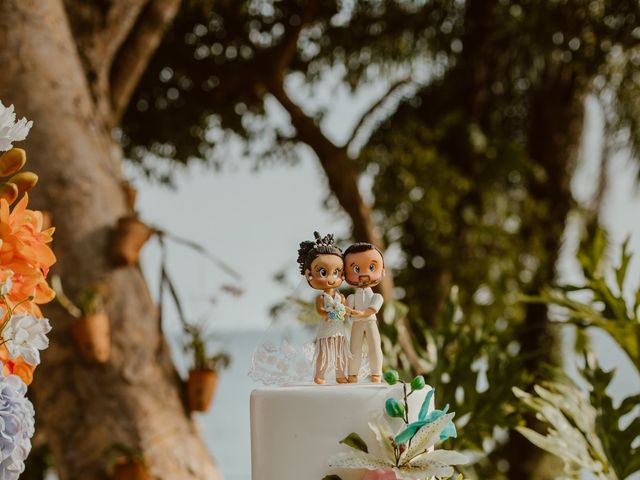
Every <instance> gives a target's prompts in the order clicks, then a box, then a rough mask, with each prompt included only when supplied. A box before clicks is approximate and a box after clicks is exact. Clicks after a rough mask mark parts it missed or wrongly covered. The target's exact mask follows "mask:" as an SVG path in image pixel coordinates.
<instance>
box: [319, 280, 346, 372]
mask: <svg viewBox="0 0 640 480" xmlns="http://www.w3.org/2000/svg"><path fill="white" fill-rule="evenodd" d="M322 302H323V307H324V310H325V311H326V312H327V318H326V319H323V320H322V323H321V324H320V327H319V328H318V333H317V334H316V340H315V367H316V372H315V378H316V379H319V380H324V376H325V372H326V371H327V368H329V367H330V366H331V365H333V366H334V368H335V372H336V381H337V382H338V383H344V382H346V372H347V361H348V358H349V340H348V338H347V327H346V325H345V313H346V309H345V306H344V305H343V304H342V295H341V294H340V293H339V292H335V293H334V295H333V297H331V296H330V295H328V294H327V293H323V294H322Z"/></svg>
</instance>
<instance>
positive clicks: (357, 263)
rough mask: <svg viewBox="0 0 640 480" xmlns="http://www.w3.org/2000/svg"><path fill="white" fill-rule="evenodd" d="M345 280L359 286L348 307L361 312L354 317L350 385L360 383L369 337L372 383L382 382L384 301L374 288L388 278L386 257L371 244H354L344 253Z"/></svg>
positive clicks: (349, 299)
mask: <svg viewBox="0 0 640 480" xmlns="http://www.w3.org/2000/svg"><path fill="white" fill-rule="evenodd" d="M343 257H344V271H345V279H346V280H347V283H348V284H349V285H352V286H354V287H356V290H355V292H354V293H352V294H351V295H349V296H348V297H347V306H349V307H351V308H352V309H354V310H356V311H358V312H360V315H352V316H351V318H352V319H353V325H352V327H351V343H350V350H351V357H352V358H351V360H350V361H349V377H348V380H349V383H357V382H358V372H359V371H360V364H361V362H362V345H363V343H364V340H365V337H366V340H367V343H368V346H369V366H370V368H371V381H372V382H373V383H379V382H380V380H381V379H382V347H381V345H380V343H381V341H380V332H379V331H378V323H377V318H376V314H377V313H378V312H379V311H380V308H382V302H383V301H384V299H383V298H382V295H380V294H379V293H374V292H373V290H371V287H375V286H376V285H378V284H379V283H380V281H381V280H382V277H383V276H384V258H383V257H382V252H381V251H380V250H378V248H376V247H375V246H374V245H372V244H370V243H354V244H353V245H351V246H350V247H349V248H347V249H346V250H345V251H344V254H343Z"/></svg>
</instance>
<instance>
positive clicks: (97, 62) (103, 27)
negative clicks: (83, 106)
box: [65, 0, 149, 114]
mask: <svg viewBox="0 0 640 480" xmlns="http://www.w3.org/2000/svg"><path fill="white" fill-rule="evenodd" d="M148 3H149V0H111V1H110V2H87V1H86V0H65V8H66V11H67V18H68V19H69V24H70V25H71V29H72V31H73V35H74V38H75V40H76V45H77V49H78V54H79V55H80V59H81V61H82V66H83V69H84V71H85V76H86V77H87V81H88V83H89V86H90V87H91V93H92V96H93V98H94V100H95V101H96V104H97V105H98V107H99V110H100V111H101V113H103V114H104V113H108V112H105V102H104V99H105V98H106V95H107V93H108V90H109V86H108V80H109V78H108V75H109V70H110V68H111V65H112V62H113V59H114V56H115V54H116V52H117V51H118V49H119V48H120V47H121V45H122V43H123V42H124V41H125V39H126V38H127V36H128V35H129V32H130V31H131V29H132V28H133V26H134V24H135V22H136V20H137V19H138V17H139V15H140V13H141V12H142V10H143V9H144V8H145V6H146V5H147V4H148ZM106 106H107V107H108V104H106Z"/></svg>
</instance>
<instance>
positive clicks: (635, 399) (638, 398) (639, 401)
mask: <svg viewBox="0 0 640 480" xmlns="http://www.w3.org/2000/svg"><path fill="white" fill-rule="evenodd" d="M637 405H640V394H637V395H632V396H630V397H627V398H625V399H624V400H623V401H622V403H621V404H620V407H619V408H618V415H619V416H621V417H622V416H624V415H626V414H627V413H629V412H630V411H631V410H633V409H634V408H635V407H636V406H637Z"/></svg>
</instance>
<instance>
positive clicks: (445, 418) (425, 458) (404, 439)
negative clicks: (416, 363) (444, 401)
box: [325, 370, 468, 480]
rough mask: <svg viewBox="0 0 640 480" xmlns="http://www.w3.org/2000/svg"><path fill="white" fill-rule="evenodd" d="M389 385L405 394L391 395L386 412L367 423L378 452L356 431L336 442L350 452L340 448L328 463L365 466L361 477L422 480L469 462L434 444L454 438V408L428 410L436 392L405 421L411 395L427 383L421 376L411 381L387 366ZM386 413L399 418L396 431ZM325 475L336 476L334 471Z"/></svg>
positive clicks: (446, 474)
mask: <svg viewBox="0 0 640 480" xmlns="http://www.w3.org/2000/svg"><path fill="white" fill-rule="evenodd" d="M383 378H384V380H385V381H386V382H387V383H388V384H389V385H395V384H397V383H400V384H402V388H403V399H402V400H397V399H396V398H393V397H391V398H389V399H387V401H386V402H385V405H384V413H378V414H376V415H374V416H373V418H372V419H371V421H370V422H369V428H370V429H371V431H372V432H373V433H374V435H375V438H376V440H377V443H378V444H377V449H376V450H377V452H375V453H374V452H373V451H371V450H370V449H369V446H368V445H367V444H366V442H365V441H364V440H363V439H362V437H360V435H358V434H357V433H355V432H352V433H350V434H349V435H348V436H347V437H345V438H344V439H343V440H341V441H340V443H341V444H344V445H347V446H348V447H351V448H352V449H353V451H351V452H347V453H338V454H336V455H334V456H333V457H332V458H331V459H330V460H329V466H330V467H332V468H348V469H366V470H368V473H366V474H365V476H364V477H363V480H365V479H366V480H374V479H378V480H402V479H413V480H424V479H427V478H429V479H430V478H432V477H437V478H439V479H441V478H449V477H451V476H452V475H453V473H454V470H453V467H452V465H463V464H465V463H467V461H468V460H467V457H465V456H464V455H463V454H461V453H459V452H456V451H453V450H435V449H434V448H433V447H434V446H435V445H436V444H438V443H440V442H442V441H444V440H446V439H447V438H451V437H454V438H455V437H456V436H457V432H456V429H455V426H454V424H453V422H452V419H453V416H454V413H447V411H448V405H447V406H445V408H444V409H443V410H437V409H434V410H431V411H429V409H430V405H431V401H432V398H433V394H434V391H433V390H430V391H429V392H428V393H427V395H426V397H425V399H424V401H423V403H422V406H421V408H420V412H419V414H418V419H417V420H416V421H415V422H410V421H409V415H408V410H409V403H408V399H409V397H410V396H411V395H412V394H413V393H415V392H417V391H419V390H422V389H424V388H425V387H426V384H425V381H424V377H422V376H420V375H419V376H417V377H415V378H414V379H413V380H412V381H411V382H410V383H407V382H405V381H403V380H401V379H400V377H399V375H398V372H396V371H395V370H390V371H387V372H385V373H384V375H383ZM388 418H398V419H401V420H402V424H403V425H402V428H400V429H399V430H398V431H394V428H393V427H392V425H391V424H390V423H389V420H388ZM325 479H331V480H340V477H339V476H337V475H331V476H328V477H325Z"/></svg>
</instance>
